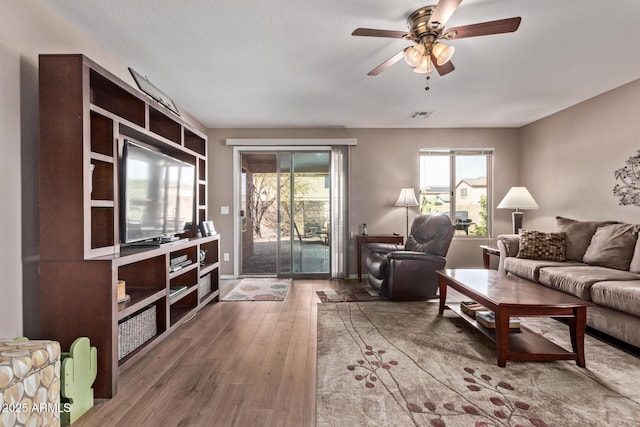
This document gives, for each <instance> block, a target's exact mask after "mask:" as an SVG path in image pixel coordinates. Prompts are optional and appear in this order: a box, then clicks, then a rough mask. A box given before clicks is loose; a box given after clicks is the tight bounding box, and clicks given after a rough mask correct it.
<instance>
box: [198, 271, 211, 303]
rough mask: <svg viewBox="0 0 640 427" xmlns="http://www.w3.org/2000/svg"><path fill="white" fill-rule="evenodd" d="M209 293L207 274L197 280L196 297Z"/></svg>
mask: <svg viewBox="0 0 640 427" xmlns="http://www.w3.org/2000/svg"><path fill="white" fill-rule="evenodd" d="M210 293H211V274H207V275H205V276H202V277H201V278H200V281H198V297H199V298H204V297H206V296H207V295H209V294H210Z"/></svg>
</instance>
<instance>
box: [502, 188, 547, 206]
mask: <svg viewBox="0 0 640 427" xmlns="http://www.w3.org/2000/svg"><path fill="white" fill-rule="evenodd" d="M539 208H540V206H538V204H537V203H536V201H535V200H534V199H533V196H531V193H529V190H527V187H511V189H510V190H509V191H508V192H507V194H506V195H505V196H504V199H502V201H501V202H500V204H499V205H498V209H516V210H518V209H539Z"/></svg>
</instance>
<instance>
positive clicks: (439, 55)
mask: <svg viewBox="0 0 640 427" xmlns="http://www.w3.org/2000/svg"><path fill="white" fill-rule="evenodd" d="M455 50H456V48H455V47H453V46H447V45H446V44H444V43H436V44H435V45H433V49H432V50H431V52H433V56H435V57H436V64H438V65H439V66H442V65H444V64H446V63H447V62H449V60H450V59H451V57H452V56H453V53H454V52H455Z"/></svg>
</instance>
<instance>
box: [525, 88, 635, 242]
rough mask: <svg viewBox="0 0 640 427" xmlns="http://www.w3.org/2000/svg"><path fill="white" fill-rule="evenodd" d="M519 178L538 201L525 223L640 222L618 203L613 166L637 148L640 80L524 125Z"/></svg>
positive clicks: (533, 225) (632, 209) (534, 225)
mask: <svg viewBox="0 0 640 427" xmlns="http://www.w3.org/2000/svg"><path fill="white" fill-rule="evenodd" d="M521 140H522V142H521V144H522V151H521V154H520V155H521V159H520V164H521V181H522V183H523V185H526V186H527V187H528V188H529V190H530V191H531V193H532V195H533V197H534V198H535V199H536V201H537V202H538V204H539V205H540V209H539V210H537V211H527V212H525V226H528V227H530V228H537V229H539V230H549V231H552V230H554V229H555V216H556V215H560V216H565V217H569V218H574V219H580V220H617V221H625V222H631V223H635V224H638V223H640V207H638V206H620V205H619V204H618V202H619V200H618V198H617V197H615V196H614V195H613V187H614V185H616V180H615V177H614V171H615V170H616V169H619V168H621V167H623V166H624V164H625V161H626V160H627V159H628V158H629V157H630V156H633V155H636V154H637V151H638V150H640V80H636V81H634V82H631V83H629V84H626V85H624V86H621V87H619V88H617V89H614V90H612V91H609V92H606V93H604V94H602V95H600V96H597V97H595V98H592V99H589V100H587V101H585V102H582V103H580V104H578V105H575V106H573V107H571V108H568V109H567V110H564V111H561V112H559V113H556V114H554V115H552V116H549V117H547V118H544V119H542V120H539V121H537V122H535V123H532V124H530V125H528V126H525V127H524V128H523V129H522V137H521Z"/></svg>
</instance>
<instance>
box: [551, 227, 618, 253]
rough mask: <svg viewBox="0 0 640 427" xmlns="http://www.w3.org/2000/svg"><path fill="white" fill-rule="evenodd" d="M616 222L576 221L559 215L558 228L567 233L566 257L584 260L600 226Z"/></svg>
mask: <svg viewBox="0 0 640 427" xmlns="http://www.w3.org/2000/svg"><path fill="white" fill-rule="evenodd" d="M615 223H616V222H615V221H576V220H575V219H569V218H563V217H561V216H557V217H556V226H557V230H558V231H559V232H564V233H565V234H566V235H567V236H566V238H565V257H566V258H567V259H568V260H570V261H578V262H582V261H583V260H582V258H583V257H584V253H585V252H586V250H587V248H588V247H589V244H590V243H591V238H592V237H593V235H594V233H595V232H596V230H597V229H598V227H601V226H603V225H609V224H615Z"/></svg>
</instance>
